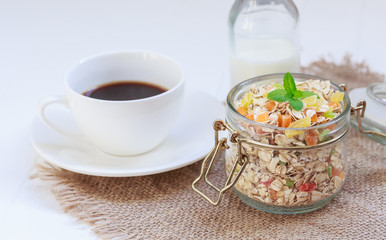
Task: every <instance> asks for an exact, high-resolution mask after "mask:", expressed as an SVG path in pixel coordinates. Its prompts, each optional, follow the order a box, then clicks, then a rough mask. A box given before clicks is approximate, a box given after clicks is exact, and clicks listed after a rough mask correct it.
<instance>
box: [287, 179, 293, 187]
mask: <svg viewBox="0 0 386 240" xmlns="http://www.w3.org/2000/svg"><path fill="white" fill-rule="evenodd" d="M285 185H286V186H287V187H293V186H294V181H292V180H291V179H286V180H285Z"/></svg>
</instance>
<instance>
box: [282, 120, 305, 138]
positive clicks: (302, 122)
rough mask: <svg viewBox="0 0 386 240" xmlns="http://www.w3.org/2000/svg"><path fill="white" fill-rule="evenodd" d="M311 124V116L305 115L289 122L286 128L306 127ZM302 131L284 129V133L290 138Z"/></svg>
mask: <svg viewBox="0 0 386 240" xmlns="http://www.w3.org/2000/svg"><path fill="white" fill-rule="evenodd" d="M309 126H311V118H310V117H305V118H302V119H299V120H297V121H295V122H293V123H291V124H290V125H289V126H288V128H306V127H309ZM303 132H304V131H301V130H285V135H286V137H287V138H292V137H294V136H296V135H298V134H302V133H303Z"/></svg>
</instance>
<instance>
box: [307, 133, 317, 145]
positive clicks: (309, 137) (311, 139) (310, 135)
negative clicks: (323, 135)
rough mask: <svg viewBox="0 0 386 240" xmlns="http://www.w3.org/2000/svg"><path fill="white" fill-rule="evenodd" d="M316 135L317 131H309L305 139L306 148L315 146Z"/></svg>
mask: <svg viewBox="0 0 386 240" xmlns="http://www.w3.org/2000/svg"><path fill="white" fill-rule="evenodd" d="M318 135H319V133H318V131H317V130H315V131H309V132H308V134H307V136H306V137H305V139H306V143H307V145H308V146H313V145H316V144H317V143H318Z"/></svg>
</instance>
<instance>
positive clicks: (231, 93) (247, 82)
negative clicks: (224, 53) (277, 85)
mask: <svg viewBox="0 0 386 240" xmlns="http://www.w3.org/2000/svg"><path fill="white" fill-rule="evenodd" d="M291 74H292V76H293V77H294V78H296V77H298V78H299V77H301V78H305V77H307V78H308V79H316V80H322V81H327V79H325V78H321V77H318V76H314V75H310V74H304V73H291ZM284 75H285V73H273V74H266V75H261V76H257V77H254V78H250V79H247V80H245V81H243V82H240V83H239V84H237V85H235V86H234V87H233V88H232V89H231V90H230V91H229V93H228V95H227V99H226V106H227V107H229V108H230V110H231V112H232V113H233V114H236V115H237V116H238V117H241V118H242V119H243V120H244V121H247V122H249V123H251V124H254V125H256V126H260V127H265V128H272V129H275V130H278V131H285V130H294V131H297V130H301V131H307V130H313V129H318V128H325V127H328V126H330V125H332V124H335V123H337V122H339V121H341V119H344V118H345V117H346V116H347V114H350V111H351V101H350V98H349V96H348V93H347V92H345V91H344V90H343V89H342V88H341V87H339V86H338V85H337V84H335V83H334V82H333V81H331V80H328V81H330V83H331V84H332V85H333V86H334V87H335V88H336V89H338V90H340V91H342V92H343V93H344V101H345V102H346V107H345V108H344V109H343V111H342V113H341V114H339V115H338V116H337V117H336V118H334V119H332V120H331V121H328V122H326V123H323V124H320V125H315V126H311V127H306V128H284V127H276V126H271V125H266V124H263V123H259V122H256V121H253V120H250V119H248V118H247V117H245V116H243V115H242V114H240V113H239V112H238V111H237V110H236V108H235V107H234V106H233V104H232V103H231V99H233V98H234V96H235V94H236V93H238V92H239V91H240V90H242V89H244V88H245V86H247V85H250V84H252V83H257V82H260V81H264V80H270V79H271V80H272V79H273V78H277V77H283V76H284ZM295 80H296V79H295ZM233 100H234V99H233Z"/></svg>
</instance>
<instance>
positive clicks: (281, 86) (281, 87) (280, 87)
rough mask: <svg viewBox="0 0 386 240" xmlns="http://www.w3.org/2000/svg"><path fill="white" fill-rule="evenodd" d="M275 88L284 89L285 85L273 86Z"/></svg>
mask: <svg viewBox="0 0 386 240" xmlns="http://www.w3.org/2000/svg"><path fill="white" fill-rule="evenodd" d="M273 86H274V87H275V88H276V89H284V87H283V85H281V84H273Z"/></svg>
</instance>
